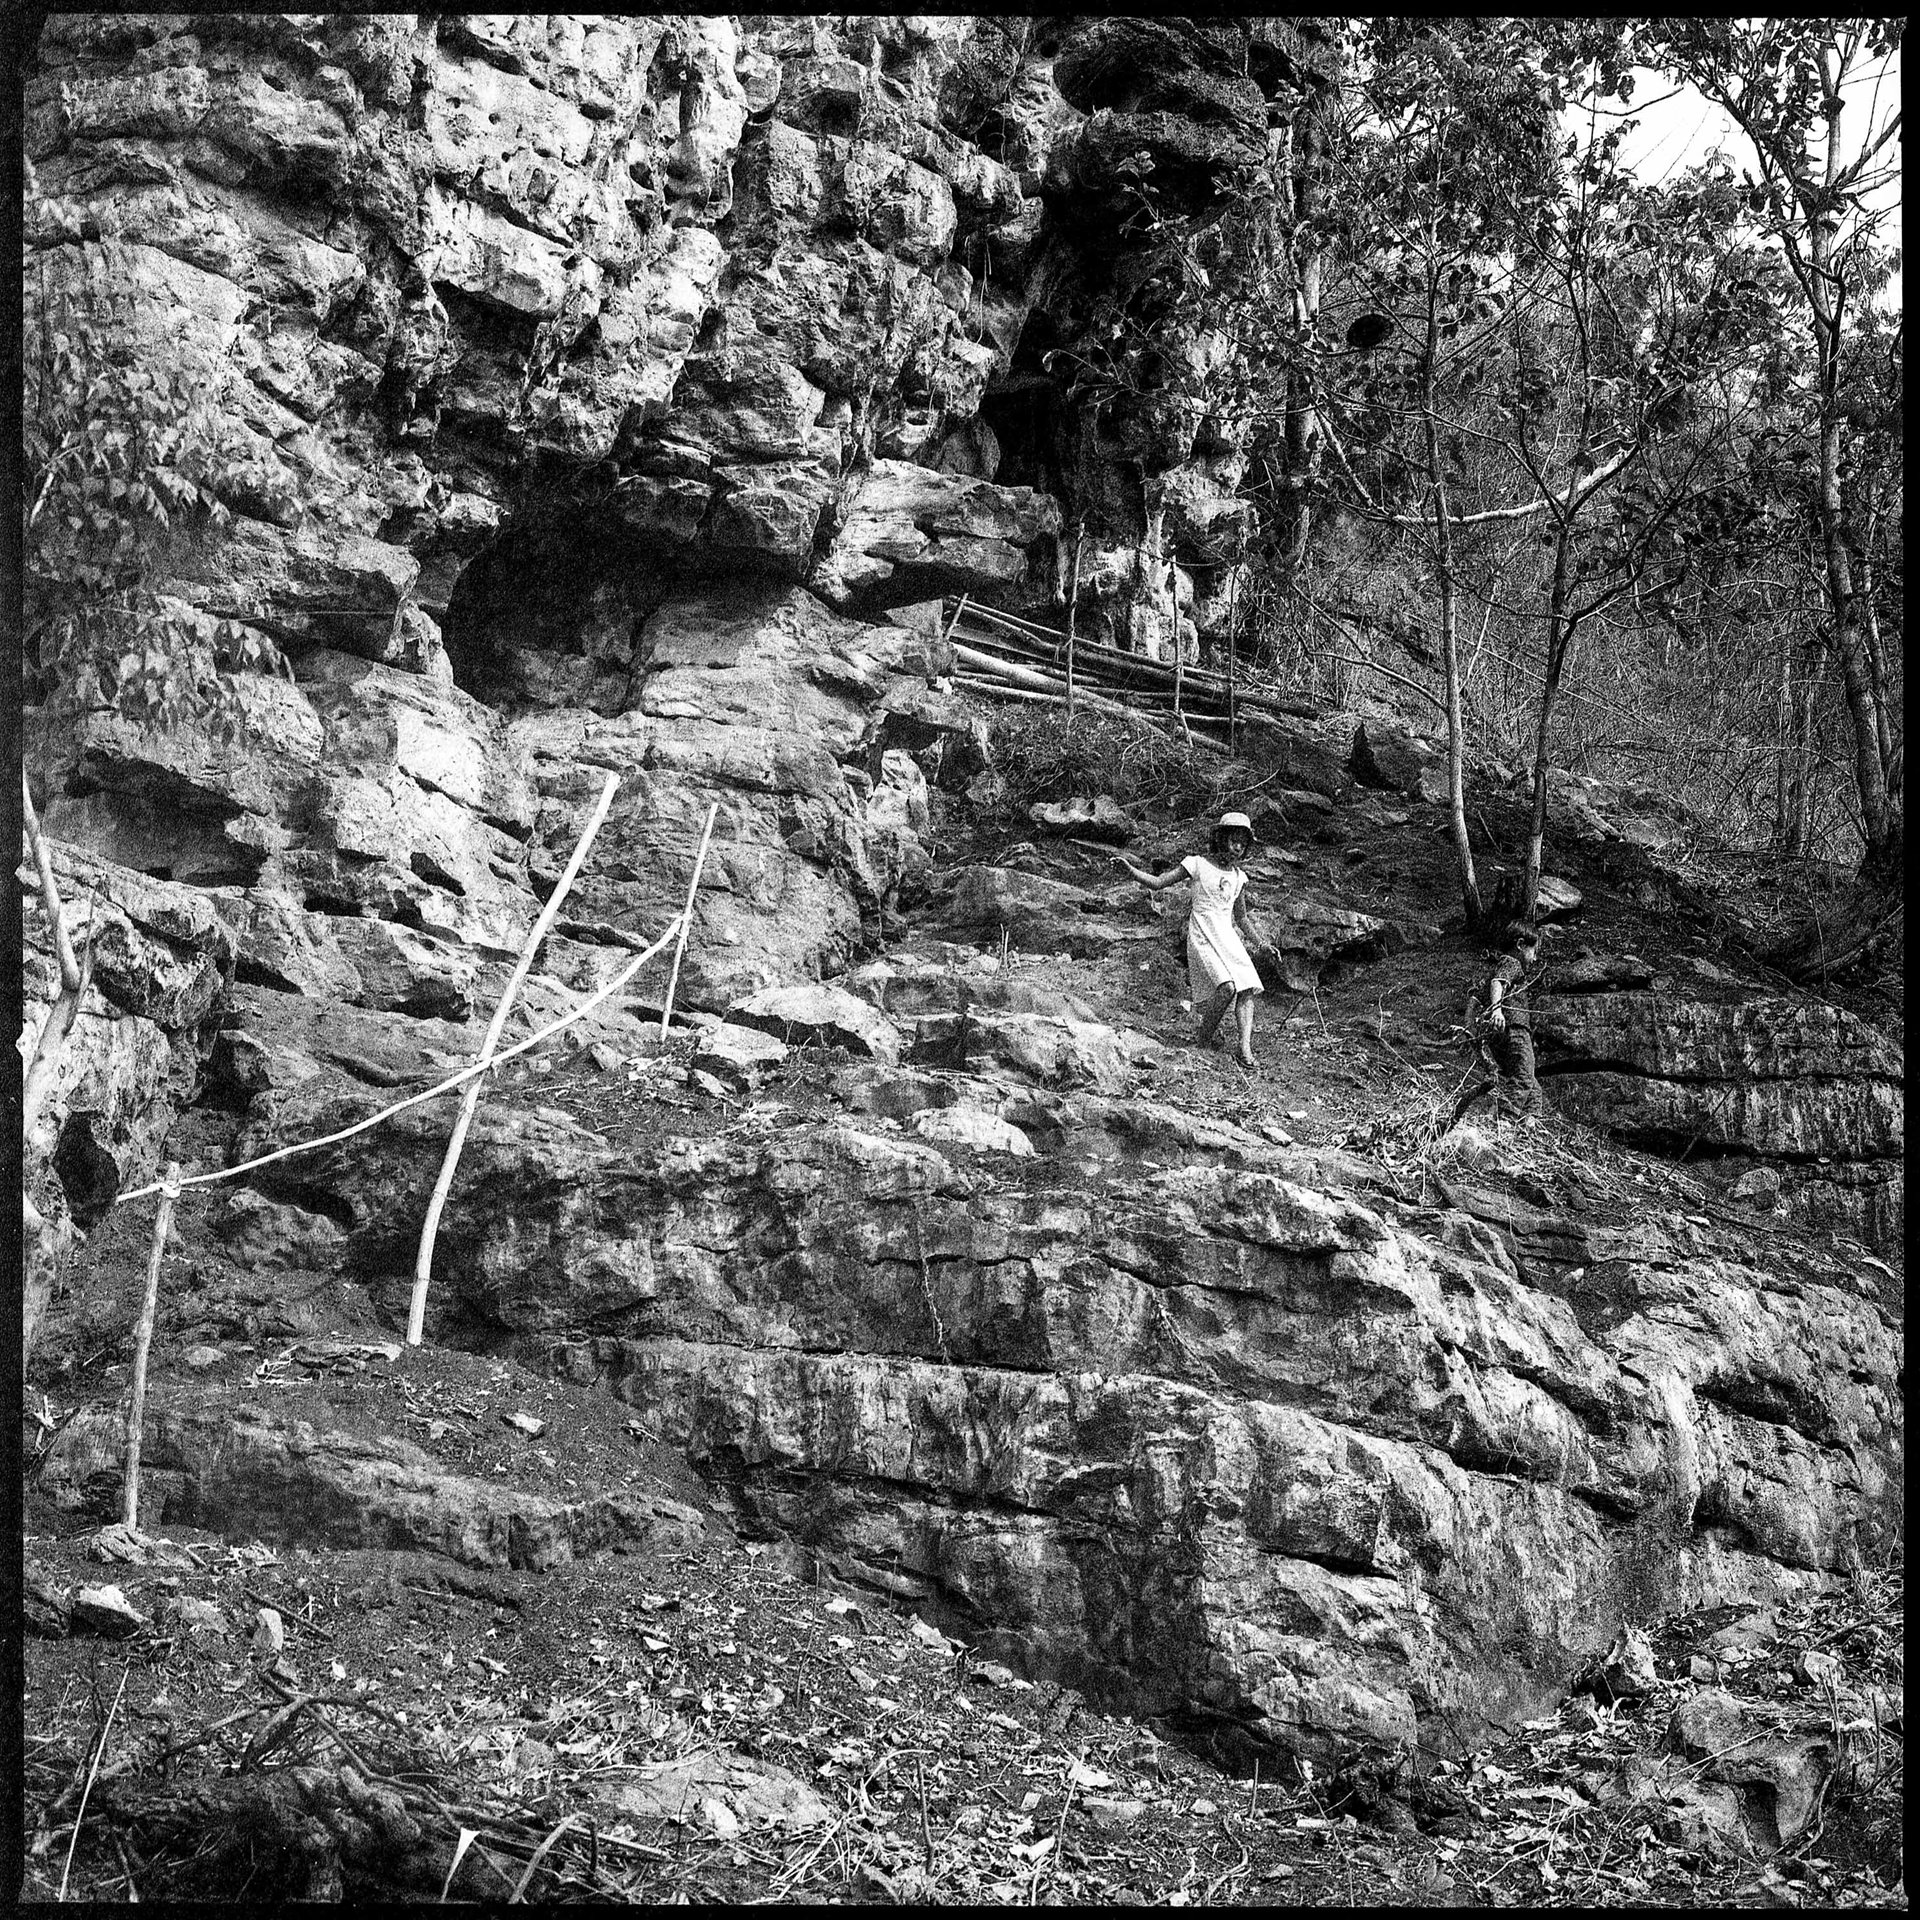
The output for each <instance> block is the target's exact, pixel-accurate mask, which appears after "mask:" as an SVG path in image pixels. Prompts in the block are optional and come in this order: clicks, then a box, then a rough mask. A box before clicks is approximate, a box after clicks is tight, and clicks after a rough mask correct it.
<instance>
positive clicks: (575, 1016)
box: [113, 919, 680, 1207]
mask: <svg viewBox="0 0 1920 1920" xmlns="http://www.w3.org/2000/svg"><path fill="white" fill-rule="evenodd" d="M679 931H680V922H679V920H678V919H673V920H669V921H668V922H667V930H666V931H665V932H664V933H663V934H661V936H660V938H659V939H658V940H656V941H655V942H654V943H653V945H652V946H650V947H648V948H647V949H646V951H645V952H644V953H637V954H635V955H634V957H633V958H632V959H631V960H630V961H628V962H627V964H626V965H625V966H624V967H622V968H621V969H620V971H619V972H618V973H616V974H615V975H614V976H613V978H612V979H611V980H604V981H602V982H601V984H600V985H599V986H597V987H595V988H594V990H593V991H592V992H591V993H590V994H588V995H587V997H586V998H585V999H584V1000H582V1001H581V1002H580V1004H579V1005H578V1006H577V1007H569V1008H568V1009H567V1011H566V1012H565V1013H563V1014H561V1015H560V1017H559V1018H558V1019H557V1020H550V1021H548V1023H547V1024H546V1025H545V1026H544V1027H541V1028H539V1029H538V1030H537V1031H535V1032H533V1033H530V1034H528V1035H527V1037H526V1038H525V1039H524V1040H516V1041H515V1042H514V1043H513V1045H512V1046H510V1047H502V1048H501V1049H500V1051H499V1052H498V1053H497V1054H495V1055H494V1057H493V1058H492V1059H491V1060H478V1061H475V1063H474V1064H473V1065H472V1066H470V1067H462V1068H461V1069H460V1071H459V1072H458V1073H450V1074H448V1076H447V1077H446V1078H445V1079H444V1080H442V1081H441V1082H440V1084H439V1085H438V1086H436V1087H427V1088H425V1089H424V1090H423V1091H422V1092H419V1093H410V1094H408V1095H407V1097H406V1098H405V1099H404V1100H396V1101H395V1102H394V1103H393V1105H392V1106H390V1107H382V1108H381V1109H380V1111H379V1112H378V1113H370V1114H368V1115H367V1117H366V1118H365V1119H364V1120H356V1121H355V1122H354V1123H353V1125H352V1126H350V1127H341V1128H339V1129H338V1130H337V1131H336V1132H333V1133H323V1134H322V1135H320V1137H319V1138H318V1139H315V1140H296V1141H295V1142H294V1143H293V1145H292V1146H290V1147H275V1148H274V1150H273V1151H272V1152H271V1153H262V1154H256V1155H255V1156H254V1158H253V1159H251V1160H243V1161H241V1162H240V1164H239V1165H238V1166H237V1167H217V1168H215V1169H214V1171H213V1172H212V1173H196V1174H193V1175H191V1176H190V1177H189V1178H187V1179H185V1180H183V1181H181V1183H180V1184H181V1185H182V1186H183V1187H205V1186H211V1185H213V1184H214V1182H216V1181H219V1180H237V1179H239V1177H240V1176H241V1175H242V1174H243V1173H252V1172H253V1171H254V1170H255V1169H256V1168H257V1167H269V1166H272V1165H273V1164H274V1163H275V1162H276V1161H280V1160H291V1159H293V1158H294V1157H295V1156H296V1155H298V1154H302V1153H318V1152H319V1151H320V1149H321V1148H322V1147H337V1146H338V1145H339V1144H340V1142H341V1141H342V1140H351V1139H353V1138H354V1136H355V1135H356V1134H362V1133H365V1132H367V1130H368V1129H369V1128H371V1127H377V1126H379V1125H380V1124H381V1123H382V1122H383V1121H387V1120H391V1119H392V1118H393V1116H394V1115H395V1114H396V1113H406V1112H408V1111H409V1110H410V1109H412V1108H414V1107H419V1106H424V1105H425V1104H426V1103H427V1102H428V1101H429V1100H438V1099H439V1098H440V1096H441V1095H442V1094H443V1093H451V1092H452V1091H453V1090H454V1088H455V1087H464V1086H465V1085H467V1083H468V1082H469V1081H471V1080H477V1079H478V1078H479V1077H480V1076H481V1075H482V1074H484V1073H487V1072H490V1071H491V1070H492V1069H493V1068H494V1067H503V1066H505V1065H506V1063H507V1062H508V1061H509V1060H518V1059H519V1058H520V1056H521V1055H522V1054H523V1053H531V1052H532V1051H533V1050H534V1048H535V1047H543V1046H545V1045H546V1043H547V1042H548V1041H549V1040H551V1039H552V1038H553V1036H554V1035H555V1034H556V1033H564V1032H565V1031H566V1029H567V1028H568V1027H570V1026H572V1025H573V1023H574V1022H575V1021H576V1020H584V1019H585V1018H586V1017H587V1015H588V1014H590V1013H592V1012H593V1010H594V1009H595V1008H596V1007H598V1006H599V1005H600V1004H601V1002H602V1001H605V1000H610V999H612V998H613V996H614V995H615V994H616V993H618V992H619V991H620V989H621V988H622V987H624V986H625V985H626V984H627V982H628V981H629V980H631V979H632V978H633V977H634V975H635V974H637V973H638V972H639V971H640V969H641V968H642V967H644V966H645V965H646V964H647V962H648V961H649V960H651V959H652V958H653V957H654V956H655V955H656V954H659V953H664V952H665V951H666V949H667V943H668V942H669V941H670V940H672V939H673V938H674V937H675V935H676V934H678V933H679ZM159 1191H160V1183H159V1182H158V1181H157V1180H156V1181H154V1182H153V1183H152V1184H151V1185H149V1186H144V1187H135V1188H134V1190H133V1191H132V1192H131V1193H123V1194H121V1195H119V1196H118V1198H116V1199H115V1201H114V1203H113V1204H114V1205H115V1206H116V1207H124V1206H128V1205H131V1204H132V1202H134V1201H135V1200H144V1199H146V1198H147V1196H148V1195H149V1194H154V1193H158V1192H159Z"/></svg>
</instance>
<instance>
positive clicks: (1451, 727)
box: [1420, 326, 1481, 928]
mask: <svg viewBox="0 0 1920 1920" xmlns="http://www.w3.org/2000/svg"><path fill="white" fill-rule="evenodd" d="M1433 348H1434V336H1433V329H1432V327H1431V326H1429V328H1428V330H1427V352H1426V359H1425V365H1424V367H1423V369H1422V376H1421V395H1420V397H1421V407H1422V411H1423V412H1424V413H1425V415H1426V430H1427V483H1428V485H1429V487H1430V488H1431V489H1432V494H1433V522H1434V525H1433V564H1434V571H1435V572H1436V573H1437V575H1438V576H1439V582H1440V671H1441V676H1442V678H1443V680H1444V681H1445V690H1446V701H1447V823H1448V825H1449V827H1450V828H1451V830H1452V833H1453V860H1454V866H1455V868H1456V869H1457V870H1458V872H1459V875H1460V898H1461V900H1462V902H1463V903H1464V905H1465V907H1466V911H1467V925H1468V926H1469V927H1470V928H1472V927H1477V926H1479V924H1480V920H1481V905H1480V884H1479V881H1478V879H1477V877H1476V876H1475V874H1474V870H1473V843H1472V841H1471V840H1470V839H1469V838H1468V837H1467V787H1466V766H1467V741H1466V728H1465V725H1464V724H1463V721H1462V718H1461V711H1460V610H1459V593H1458V590H1457V585H1456V582H1455V579H1454V568H1453V519H1452V515H1451V514H1450V513H1449V511H1448V507H1447V480H1446V471H1445V468H1444V467H1443V466H1442V464H1441V459H1440V429H1439V425H1438V423H1437V422H1436V420H1435V418H1434V405H1435V401H1434V390H1433Z"/></svg>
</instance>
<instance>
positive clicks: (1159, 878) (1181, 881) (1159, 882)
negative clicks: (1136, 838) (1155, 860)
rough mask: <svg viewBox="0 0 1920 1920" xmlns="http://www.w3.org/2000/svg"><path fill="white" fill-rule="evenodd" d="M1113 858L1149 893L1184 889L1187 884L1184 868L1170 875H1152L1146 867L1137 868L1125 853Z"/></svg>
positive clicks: (1178, 868)
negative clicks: (1174, 888)
mask: <svg viewBox="0 0 1920 1920" xmlns="http://www.w3.org/2000/svg"><path fill="white" fill-rule="evenodd" d="M1113 857H1114V859H1115V860H1117V861H1118V862H1119V863H1120V865H1121V866H1123V867H1125V868H1126V870H1127V871H1128V872H1129V873H1130V874H1132V875H1133V877H1134V878H1135V879H1136V880H1138V881H1139V882H1140V884H1141V885H1142V886H1143V887H1145V888H1146V889H1147V891H1148V892H1149V893H1165V892H1166V890H1167V889H1168V888H1169V887H1184V886H1185V885H1186V884H1187V870H1186V868H1184V867H1175V868H1173V869H1172V871H1171V872H1168V873H1162V874H1152V873H1149V872H1148V871H1147V870H1146V868H1145V867H1136V866H1135V865H1134V864H1133V862H1132V861H1131V860H1129V859H1128V858H1127V856H1126V855H1125V854H1124V853H1116V854H1115V855H1114V856H1113Z"/></svg>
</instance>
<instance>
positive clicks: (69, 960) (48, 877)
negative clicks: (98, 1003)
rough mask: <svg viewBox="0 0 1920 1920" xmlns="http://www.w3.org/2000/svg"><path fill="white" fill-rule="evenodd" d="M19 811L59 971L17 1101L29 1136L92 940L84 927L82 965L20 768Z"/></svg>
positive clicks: (77, 998) (87, 969) (82, 986)
mask: <svg viewBox="0 0 1920 1920" xmlns="http://www.w3.org/2000/svg"><path fill="white" fill-rule="evenodd" d="M20 807H21V823H22V825H23V826H24V827H25V828H26V834H27V845H28V847H29V848H30V849H31V851H32V854H33V864H34V868H35V871H36V872H37V873H38V875H39V879H40V904H41V906H42V907H43V908H44V909H45V911H46V916H47V925H48V927H49V928H50V929H51V930H52V934H53V952H54V959H55V962H56V963H57V965H58V967H59V969H60V987H59V991H58V992H57V993H56V994H55V995H54V1000H53V1005H52V1006H50V1007H49V1008H48V1009H47V1017H46V1019H45V1020H43V1021H42V1022H41V1024H40V1032H39V1034H38V1036H37V1037H36V1038H35V1040H34V1043H33V1058H32V1059H31V1060H30V1061H29V1062H28V1064H27V1077H26V1083H25V1086H24V1088H23V1089H22V1092H21V1097H20V1134H21V1138H22V1139H25V1138H27V1137H29V1136H30V1135H31V1134H32V1132H33V1128H34V1123H35V1122H36V1121H37V1120H38V1119H39V1118H40V1109H41V1108H42V1107H43V1106H44V1105H45V1104H46V1098H47V1094H48V1093H49V1091H50V1090H51V1089H52V1086H53V1074H54V1069H55V1068H56V1067H57V1066H58V1065H59V1064H60V1055H61V1052H62V1051H63V1049H64V1048H65V1046H66V1043H67V1035H68V1034H69V1033H71V1032H72V1031H73V1023H74V1022H75V1021H76V1020H77V1019H78V1018H79V1017H80V1002H81V1001H82V999H84V998H85V996H86V991H87V980H88V977H89V976H90V975H91V974H92V972H93V937H92V929H91V927H89V929H88V937H87V956H86V959H85V961H84V962H82V961H79V960H76V959H75V958H74V954H73V941H72V939H71V937H70V936H69V935H68V932H67V916H66V911H65V909H64V908H63V907H62V905H61V903H60V889H59V887H58V886H57V885H56V884H55V882H54V877H53V856H52V854H51V853H49V851H48V849H47V841H46V836H45V835H44V834H43V833H42V832H41V831H40V817H39V815H38V814H36V813H35V812H34V810H33V794H32V791H31V789H30V788H29V787H28V785H27V773H26V769H25V768H24V767H23V768H21V770H20Z"/></svg>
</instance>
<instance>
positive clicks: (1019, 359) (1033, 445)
mask: <svg viewBox="0 0 1920 1920" xmlns="http://www.w3.org/2000/svg"><path fill="white" fill-rule="evenodd" d="M1060 344H1061V343H1060V339H1059V335H1058V332H1057V330H1056V329H1055V327H1054V325H1053V322H1052V321H1051V320H1050V319H1049V318H1048V317H1047V315H1045V314H1044V313H1042V312H1041V311H1039V309H1038V308H1036V309H1035V310H1034V311H1033V312H1032V313H1031V314H1029V315H1028V316H1027V320H1026V324H1025V325H1024V326H1023V327H1022V328H1021V329H1020V339H1019V343H1018V344H1017V345H1016V346H1015V348H1014V350H1013V358H1012V360H1011V362H1010V363H1009V364H1008V367H1007V370H1006V372H1005V373H1003V374H1001V375H1000V376H999V377H998V378H997V379H995V380H994V381H993V382H992V384H991V385H990V386H989V387H988V388H987V391H986V392H985V394H984V395H982V397H981V401H980V418H981V420H982V421H984V422H985V423H986V425H987V426H988V427H990V428H991V429H992V430H993V436H994V439H995V440H996V441H997V442H998V443H999V452H1000V463H999V467H998V469H997V471H996V472H995V474H994V479H995V480H996V481H997V482H998V483H999V484H1000V485H1001V486H1003V487H1033V488H1035V489H1036V490H1037V491H1039V492H1041V493H1050V494H1052V495H1053V496H1054V498H1055V499H1056V500H1059V501H1061V502H1062V503H1063V504H1064V503H1065V501H1066V499H1067V497H1068V491H1069V489H1068V481H1069V478H1070V473H1071V465H1072V461H1071V452H1070V445H1071V435H1072V420H1071V418H1070V415H1069V411H1068V409H1066V408H1064V407H1063V406H1062V405H1061V402H1060V395H1059V392H1058V390H1057V387H1056V385H1055V382H1054V379H1053V376H1052V375H1051V374H1050V373H1049V372H1048V371H1047V369H1046V364H1045V356H1046V354H1047V353H1049V352H1050V351H1051V350H1052V349H1054V348H1056V347H1058V346H1059V345H1060Z"/></svg>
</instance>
